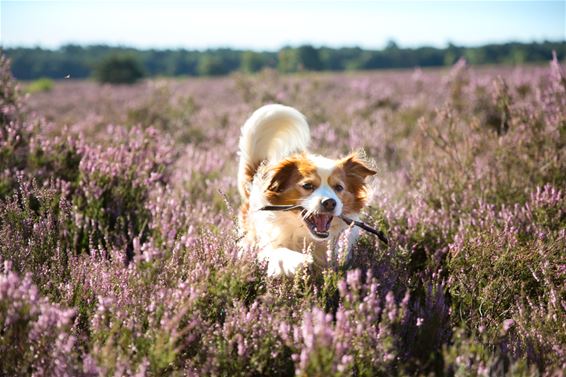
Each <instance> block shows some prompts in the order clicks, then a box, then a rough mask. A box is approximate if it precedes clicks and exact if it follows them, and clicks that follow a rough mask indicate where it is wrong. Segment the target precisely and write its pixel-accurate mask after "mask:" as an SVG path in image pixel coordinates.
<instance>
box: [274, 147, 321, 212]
mask: <svg viewBox="0 0 566 377" xmlns="http://www.w3.org/2000/svg"><path fill="white" fill-rule="evenodd" d="M272 172H273V173H272V178H271V181H270V183H269V186H268V188H267V190H266V192H265V195H266V198H267V200H268V201H269V202H270V203H271V204H275V205H293V204H297V203H298V202H299V201H300V200H301V199H303V198H304V197H306V196H308V195H310V193H311V192H310V191H306V190H304V189H302V188H301V187H300V186H299V185H298V183H299V182H307V181H308V182H310V183H312V184H313V185H314V186H315V187H317V186H318V185H320V177H319V176H318V174H317V173H316V166H315V165H313V163H312V162H310V161H309V160H308V159H307V158H306V157H305V155H304V154H300V155H294V156H291V157H288V158H286V159H285V160H283V161H281V162H280V163H279V164H277V165H276V166H275V167H274V168H273V169H272Z"/></svg>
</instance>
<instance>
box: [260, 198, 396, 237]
mask: <svg viewBox="0 0 566 377" xmlns="http://www.w3.org/2000/svg"><path fill="white" fill-rule="evenodd" d="M295 209H296V210H301V211H303V210H304V208H303V207H302V206H300V205H268V206H265V207H261V208H260V209H259V210H260V211H292V210H295ZM338 217H339V218H340V219H341V220H342V221H344V222H345V223H346V224H348V225H351V224H354V225H355V226H357V227H359V228H362V229H363V230H365V231H366V232H369V233H371V234H373V235H376V236H377V238H379V240H380V241H381V242H383V243H384V244H386V245H388V244H389V241H388V240H387V237H385V234H383V232H381V231H379V230H377V229H375V228H372V227H371V226H369V225H367V224H366V223H364V222H362V221H358V220H354V219H350V218H349V217H346V216H344V215H340V216H338Z"/></svg>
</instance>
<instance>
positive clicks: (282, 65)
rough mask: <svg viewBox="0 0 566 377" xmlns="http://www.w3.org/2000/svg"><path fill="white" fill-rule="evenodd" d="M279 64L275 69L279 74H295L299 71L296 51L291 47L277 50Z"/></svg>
mask: <svg viewBox="0 0 566 377" xmlns="http://www.w3.org/2000/svg"><path fill="white" fill-rule="evenodd" d="M278 57H279V63H278V65H277V69H279V71H281V72H285V73H288V72H297V71H298V70H299V56H298V54H297V49H295V48H292V47H284V48H282V49H281V50H279V54H278Z"/></svg>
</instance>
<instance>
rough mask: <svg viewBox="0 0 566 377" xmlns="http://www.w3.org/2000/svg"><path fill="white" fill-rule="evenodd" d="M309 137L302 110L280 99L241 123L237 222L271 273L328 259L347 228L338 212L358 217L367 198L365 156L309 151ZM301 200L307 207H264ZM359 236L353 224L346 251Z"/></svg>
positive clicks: (291, 270) (294, 268) (323, 261)
mask: <svg viewBox="0 0 566 377" xmlns="http://www.w3.org/2000/svg"><path fill="white" fill-rule="evenodd" d="M309 141H310V131H309V125H308V123H307V121H306V119H305V117H304V116H303V114H301V113H300V112H299V111H297V110H296V109H293V108H291V107H287V106H283V105H267V106H263V107H261V108H259V109H258V110H256V111H255V112H254V113H253V114H252V116H251V117H250V118H249V119H248V120H247V121H246V123H245V124H244V126H243V127H242V135H241V138H240V165H239V170H238V189H239V191H240V195H241V196H242V206H241V208H240V218H239V221H240V224H239V225H240V229H241V231H242V232H243V240H244V242H245V243H247V244H248V245H249V246H253V247H256V248H257V250H258V251H259V253H258V256H259V257H260V258H261V259H266V260H267V262H268V273H269V274H270V275H278V274H282V273H284V274H292V273H294V272H295V271H296V270H297V268H299V267H300V266H301V265H302V264H305V263H311V262H313V261H314V263H316V264H317V265H321V266H325V265H326V264H327V252H328V251H329V250H330V251H332V250H333V249H335V248H336V247H337V243H338V238H339V236H340V234H341V233H342V232H343V231H344V230H345V229H346V228H347V226H346V224H345V223H344V222H343V221H342V220H341V219H339V218H338V217H337V216H340V215H342V214H343V215H346V216H348V217H350V218H352V219H357V218H358V216H359V213H360V211H361V209H362V208H363V207H364V206H365V205H366V201H367V188H366V182H365V178H366V177H368V176H371V175H373V174H375V171H374V170H372V169H371V168H370V167H369V166H368V163H367V162H366V161H364V159H363V158H361V157H360V156H359V155H358V154H356V153H353V154H350V155H348V156H346V157H344V158H341V159H338V160H332V159H328V158H325V157H322V156H319V155H315V154H311V153H309V152H308V151H307V148H308V145H309ZM296 204H300V205H301V206H302V207H303V208H304V209H305V210H304V211H301V210H294V211H289V212H283V211H262V210H260V209H261V208H263V207H264V206H266V205H296ZM328 221H330V223H329V222H328ZM357 237H358V233H357V231H356V229H352V230H351V231H350V233H349V235H348V239H347V242H348V253H349V250H350V248H351V245H352V244H353V243H354V242H355V240H356V239H357Z"/></svg>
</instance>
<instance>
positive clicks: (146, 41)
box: [0, 0, 566, 50]
mask: <svg viewBox="0 0 566 377" xmlns="http://www.w3.org/2000/svg"><path fill="white" fill-rule="evenodd" d="M565 3H566V1H565V0H559V1H325V2H322V1H291V2H290V1H287V2H282V1H270V0H264V1H238V0H235V1H214V0H212V1H131V0H122V1H101V0H98V1H88V0H74V1H70V0H67V1H38V0H35V1H29V0H19V1H18V0H14V1H5V0H0V21H1V25H0V42H1V44H2V45H3V46H36V45H38V46H42V47H50V48H54V47H58V46H60V45H62V44H65V43H78V44H93V43H105V44H111V45H117V44H120V45H129V46H134V47H141V48H150V47H151V48H177V47H184V48H197V49H202V48H214V47H234V48H252V49H259V50H275V49H278V48H280V47H282V46H284V45H298V44H303V43H311V44H314V45H327V46H334V47H337V46H354V45H356V46H361V47H365V48H381V47H383V46H384V45H385V44H386V43H387V41H388V40H390V39H393V40H395V41H396V42H397V43H398V44H399V45H400V46H403V47H414V46H421V45H432V46H437V47H442V46H445V45H446V44H447V43H448V42H452V43H455V44H458V45H479V44H484V43H492V42H506V41H511V40H513V41H542V40H545V39H549V40H554V41H556V40H566V21H565V20H566V5H565Z"/></svg>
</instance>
